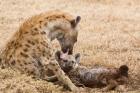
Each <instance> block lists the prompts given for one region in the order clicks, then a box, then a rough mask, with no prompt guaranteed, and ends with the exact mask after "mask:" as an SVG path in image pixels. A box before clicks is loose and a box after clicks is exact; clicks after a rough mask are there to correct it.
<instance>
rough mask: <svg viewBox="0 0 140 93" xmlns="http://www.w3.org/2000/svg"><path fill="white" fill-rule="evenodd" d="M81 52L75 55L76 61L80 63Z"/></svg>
mask: <svg viewBox="0 0 140 93" xmlns="http://www.w3.org/2000/svg"><path fill="white" fill-rule="evenodd" d="M80 57H81V56H80V53H77V54H76V55H75V60H76V62H77V63H78V64H79V63H80Z"/></svg>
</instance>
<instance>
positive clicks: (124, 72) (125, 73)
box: [119, 65, 129, 76]
mask: <svg viewBox="0 0 140 93" xmlns="http://www.w3.org/2000/svg"><path fill="white" fill-rule="evenodd" d="M128 70H129V68H128V66H126V65H122V66H120V68H119V72H120V74H121V75H123V76H128Z"/></svg>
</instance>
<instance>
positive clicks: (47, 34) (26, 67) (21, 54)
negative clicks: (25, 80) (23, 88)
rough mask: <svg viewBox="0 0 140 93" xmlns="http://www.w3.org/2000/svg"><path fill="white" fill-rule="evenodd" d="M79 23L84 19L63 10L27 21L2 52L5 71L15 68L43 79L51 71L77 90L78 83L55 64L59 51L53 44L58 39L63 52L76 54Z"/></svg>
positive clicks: (0, 56)
mask: <svg viewBox="0 0 140 93" xmlns="http://www.w3.org/2000/svg"><path fill="white" fill-rule="evenodd" d="M79 21H80V16H77V17H76V18H74V16H72V15H70V14H69V13H66V12H62V11H59V10H56V11H49V12H46V13H41V14H39V15H35V16H33V17H31V18H29V19H27V20H26V21H25V22H24V23H23V24H22V25H21V26H20V28H19V30H18V31H17V32H15V34H14V35H13V37H12V38H10V40H9V41H8V42H7V44H6V46H5V47H4V49H2V51H1V54H0V65H1V68H5V67H11V68H12V69H18V70H19V71H21V72H23V73H26V74H28V75H32V76H34V77H36V78H41V79H44V78H46V74H47V73H46V72H47V71H46V70H47V69H50V70H52V71H53V73H54V74H55V75H56V76H57V77H58V79H59V80H60V81H62V82H63V83H64V84H66V85H67V86H68V87H69V88H70V89H71V90H75V89H76V87H75V86H74V84H73V83H72V82H71V81H70V79H69V78H68V77H67V76H66V75H65V73H64V72H63V70H61V68H60V66H59V64H58V63H57V61H55V58H54V53H55V48H53V47H52V46H51V41H53V40H55V39H57V40H58V42H59V44H60V46H61V49H62V51H63V52H66V51H68V52H69V54H72V51H73V46H74V44H75V43H76V41H77V35H78V31H77V30H76V26H77V24H78V23H79Z"/></svg>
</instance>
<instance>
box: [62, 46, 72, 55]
mask: <svg viewBox="0 0 140 93" xmlns="http://www.w3.org/2000/svg"><path fill="white" fill-rule="evenodd" d="M62 51H63V53H67V52H68V54H72V53H73V49H72V48H71V47H65V48H63V49H62Z"/></svg>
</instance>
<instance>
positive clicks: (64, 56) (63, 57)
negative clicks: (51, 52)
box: [55, 51, 80, 73]
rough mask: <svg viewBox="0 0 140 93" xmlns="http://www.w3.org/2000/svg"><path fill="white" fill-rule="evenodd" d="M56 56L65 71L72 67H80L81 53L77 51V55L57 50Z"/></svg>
mask: <svg viewBox="0 0 140 93" xmlns="http://www.w3.org/2000/svg"><path fill="white" fill-rule="evenodd" d="M55 58H56V60H57V61H58V63H59V65H60V67H61V68H62V70H63V71H64V72H66V73H67V72H69V71H70V70H72V69H75V68H77V67H78V65H79V62H80V54H79V53H77V54H75V55H68V53H63V52H61V51H57V52H56V53H55Z"/></svg>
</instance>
